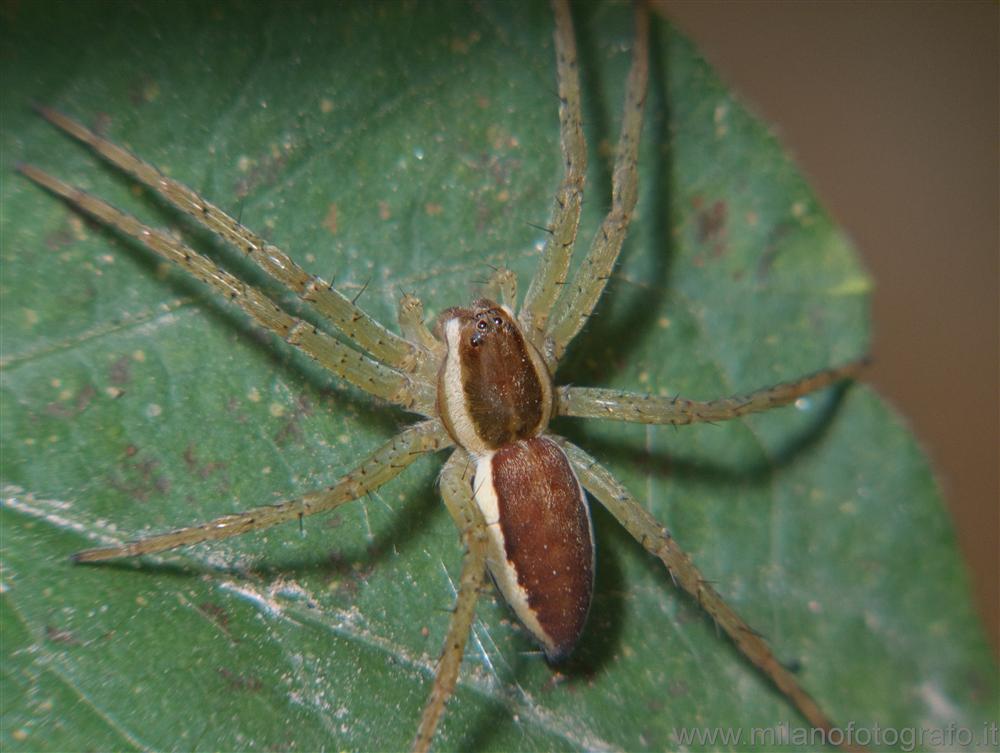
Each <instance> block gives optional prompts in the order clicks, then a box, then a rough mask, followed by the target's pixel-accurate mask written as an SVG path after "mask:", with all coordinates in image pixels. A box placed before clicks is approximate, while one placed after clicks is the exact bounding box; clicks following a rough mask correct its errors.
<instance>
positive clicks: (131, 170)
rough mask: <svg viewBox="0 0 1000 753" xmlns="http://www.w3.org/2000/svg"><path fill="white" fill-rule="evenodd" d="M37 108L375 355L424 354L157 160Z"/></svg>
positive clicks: (400, 359) (400, 360) (407, 366)
mask: <svg viewBox="0 0 1000 753" xmlns="http://www.w3.org/2000/svg"><path fill="white" fill-rule="evenodd" d="M37 110H38V112H39V114H40V115H41V116H42V117H44V118H45V119H46V120H47V121H49V122H50V123H51V124H52V125H54V126H56V127H57V128H59V129H61V130H62V131H65V132H66V133H68V134H69V135H70V136H73V137H74V138H76V139H77V140H79V141H81V142H83V143H84V144H86V145H87V146H89V147H90V148H91V149H93V150H94V151H95V152H96V153H97V154H98V155H100V156H101V157H102V158H104V159H105V160H107V161H108V162H110V163H111V164H113V165H115V166H116V167H118V168H120V169H121V170H124V171H125V172H126V173H128V174H129V175H131V176H132V177H134V178H135V179H137V180H138V181H139V182H141V183H143V184H145V185H147V186H149V188H151V189H153V191H155V192H156V193H158V194H159V195H160V196H162V197H163V198H165V199H166V200H167V201H168V202H170V203H171V204H172V205H173V206H175V207H176V208H177V209H180V210H181V211H182V212H185V213H187V214H189V215H190V216H191V217H193V218H194V219H195V220H196V221H197V222H198V223H200V224H201V225H204V226H205V227H206V228H208V229H209V230H211V231H212V232H214V233H215V234H216V235H218V236H219V237H221V238H222V239H223V240H225V241H227V242H229V243H231V244H232V245H233V246H235V247H236V248H238V249H240V250H241V251H243V252H244V253H245V254H246V255H247V256H249V257H250V258H251V259H252V260H253V261H254V262H255V263H256V264H257V266H259V267H260V268H261V269H262V270H264V272H266V273H267V274H269V275H270V276H271V277H272V278H274V279H275V280H277V281H278V282H280V283H282V284H283V285H285V286H286V287H287V288H289V289H290V290H292V291H293V292H294V293H295V294H296V295H298V296H299V297H300V298H301V299H302V300H304V301H308V302H309V303H311V304H312V305H314V306H315V307H316V310H317V311H319V313H321V314H322V315H323V316H324V317H326V318H327V319H328V320H329V321H330V323H331V324H332V325H333V326H334V327H336V328H337V329H338V330H339V331H340V332H342V333H343V334H344V335H345V336H347V337H348V338H350V339H351V340H352V341H353V342H354V343H355V344H356V345H357V346H358V347H359V348H361V349H362V350H364V351H365V352H366V353H368V354H370V355H371V356H372V357H373V358H374V359H375V360H377V361H381V362H382V363H384V364H386V365H387V366H390V367H392V368H396V369H400V370H402V371H411V370H413V369H415V367H416V366H417V364H418V362H419V361H420V360H422V359H423V358H424V357H425V356H426V354H422V353H421V352H420V351H419V349H418V348H415V347H414V346H413V344H411V343H409V342H407V341H406V340H405V339H403V338H402V337H400V336H399V335H396V334H395V333H393V332H390V331H389V330H388V329H386V328H385V327H384V326H382V324H380V323H379V322H377V321H376V320H375V319H373V318H372V317H371V316H370V315H368V314H366V313H365V312H364V311H362V310H361V309H360V308H358V307H357V306H356V305H355V304H354V302H353V301H351V300H350V299H349V298H347V297H346V296H344V295H343V294H342V293H340V292H339V291H337V290H334V289H333V286H332V285H330V284H329V283H327V282H325V281H323V280H322V279H320V278H319V277H316V276H314V275H310V274H308V273H307V272H305V271H304V270H303V269H302V268H301V267H300V266H299V265H297V264H296V263H295V262H294V261H293V260H292V259H291V258H290V257H289V256H288V255H287V254H286V253H284V252H283V251H282V250H281V249H280V248H278V247H276V246H274V245H272V244H270V243H268V242H267V241H266V240H264V239H263V238H261V237H260V236H258V235H257V234H255V233H254V232H253V231H252V230H250V229H249V228H247V227H244V226H243V225H241V224H240V223H239V222H238V221H237V220H235V219H234V218H232V217H230V216H229V215H228V214H226V213H225V212H224V211H222V210H221V209H219V207H217V206H215V205H214V204H211V203H210V202H208V201H207V200H206V199H204V198H202V197H201V196H199V195H198V194H197V193H196V192H195V191H193V190H191V189H190V188H188V187H187V186H185V185H183V184H181V183H179V182H177V181H176V180H173V179H172V178H169V177H167V176H166V175H164V174H163V173H162V172H161V171H160V170H159V169H158V168H157V167H155V166H154V165H151V164H149V163H148V162H145V161H144V160H142V159H140V158H139V157H137V156H135V155H134V154H132V153H131V152H129V151H128V150H126V149H124V148H122V147H120V146H118V145H117V144H115V143H113V142H111V141H108V140H107V139H105V138H102V137H101V136H99V135H98V134H96V133H94V132H93V131H91V130H90V129H89V128H87V127H86V126H84V125H83V124H81V123H79V122H77V121H76V120H73V119H72V118H70V117H67V116H66V115H63V114H62V113H60V112H57V111H55V110H52V109H50V108H48V107H38V108H37Z"/></svg>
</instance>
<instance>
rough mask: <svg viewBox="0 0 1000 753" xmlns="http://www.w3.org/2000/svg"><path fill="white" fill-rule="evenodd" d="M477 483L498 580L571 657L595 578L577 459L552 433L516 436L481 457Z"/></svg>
mask: <svg viewBox="0 0 1000 753" xmlns="http://www.w3.org/2000/svg"><path fill="white" fill-rule="evenodd" d="M474 489H475V498H476V504H477V505H478V506H479V509H480V510H481V511H482V513H483V516H484V518H485V519H486V523H487V526H488V531H489V558H488V560H487V564H488V566H489V570H490V573H491V575H492V576H493V580H494V581H495V582H496V585H497V587H498V588H499V589H500V592H501V593H502V594H503V596H504V599H506V601H507V603H508V604H510V606H511V608H513V610H514V612H515V613H516V614H517V616H518V618H519V619H520V620H521V622H522V623H523V624H524V626H525V627H526V628H528V630H529V631H531V633H532V634H533V635H534V637H535V639H536V640H537V641H538V642H539V643H540V644H541V645H542V648H543V649H544V651H545V655H546V657H548V659H549V660H550V661H558V660H559V659H562V658H564V657H565V656H567V655H568V654H569V653H570V651H572V650H573V647H574V646H575V645H576V643H577V640H578V639H579V637H580V634H581V633H582V632H583V627H584V624H585V623H586V621H587V613H588V612H589V610H590V601H591V595H592V593H593V582H594V544H593V541H594V537H593V531H592V528H591V523H590V509H589V508H588V506H587V500H586V496H585V494H584V491H583V487H582V486H581V485H580V482H579V480H578V479H577V477H576V474H575V473H574V471H573V468H572V466H571V465H570V463H569V459H568V458H567V457H566V454H565V453H564V452H563V450H562V448H560V447H559V445H557V444H556V443H555V442H553V441H552V440H551V439H548V438H547V437H534V438H531V439H526V440H521V441H518V442H514V443H512V444H509V445H507V446H506V447H502V448H500V449H499V450H496V451H495V452H490V453H488V454H486V455H483V456H481V457H480V458H479V459H478V460H477V463H476V477H475V486H474Z"/></svg>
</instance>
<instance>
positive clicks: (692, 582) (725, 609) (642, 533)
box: [560, 440, 856, 750]
mask: <svg viewBox="0 0 1000 753" xmlns="http://www.w3.org/2000/svg"><path fill="white" fill-rule="evenodd" d="M560 442H561V444H562V446H563V449H565V450H566V454H567V455H568V456H569V459H570V462H571V463H572V464H573V467H574V468H576V470H577V472H578V473H579V474H580V481H581V483H582V484H583V487H584V488H585V489H586V490H587V491H588V492H590V493H591V494H592V495H594V497H596V498H597V500H598V501H599V502H600V503H601V504H603V505H604V506H605V507H606V508H607V510H608V512H610V513H611V514H612V515H613V516H614V517H615V519H617V520H618V522H619V523H621V525H622V526H623V527H624V528H625V530H627V531H628V532H629V533H630V534H631V535H632V537H633V538H634V539H635V540H636V541H638V542H639V543H640V544H642V546H643V547H645V549H646V551H648V552H649V553H650V554H652V555H653V556H655V557H658V558H659V559H661V560H662V561H663V564H664V565H666V568H667V571H668V572H669V573H670V576H671V577H672V578H673V580H674V582H675V583H676V584H677V585H679V586H680V587H681V588H683V589H684V590H685V591H687V592H688V593H689V594H690V595H691V596H692V597H693V598H694V599H695V600H696V601H697V602H698V605H699V606H701V608H702V609H704V610H705V611H706V612H707V613H708V615H709V616H710V617H711V618H712V619H713V620H715V622H716V624H717V625H718V626H719V627H721V628H722V629H723V630H724V631H725V632H726V634H727V635H728V636H729V637H730V639H731V640H732V641H733V643H735V644H736V647H737V648H738V649H739V650H740V652H741V653H742V654H743V655H744V656H745V657H746V658H747V659H748V660H749V661H750V662H751V663H752V664H754V665H755V666H756V667H757V668H758V669H760V670H761V671H762V672H763V673H764V674H765V675H766V676H767V677H768V678H769V679H770V680H771V682H773V683H774V684H775V685H776V686H777V688H778V690H780V691H781V692H782V693H783V694H784V695H785V697H787V698H788V699H789V700H790V701H791V702H792V703H793V704H794V705H795V707H796V708H797V709H798V710H799V711H800V712H801V714H802V716H803V717H805V718H806V720H808V722H809V723H810V724H811V725H813V726H814V727H816V728H819V729H822V730H825V731H826V732H827V733H829V732H830V731H831V730H832V729H833V723H832V722H831V721H830V719H829V718H827V716H826V714H825V713H823V710H822V709H821V708H820V707H819V704H817V703H816V701H814V700H813V698H812V697H811V696H810V695H809V694H808V693H807V692H806V691H805V690H804V689H803V688H802V686H801V685H799V682H798V680H797V679H796V678H795V676H794V675H793V674H792V673H791V672H789V671H788V670H787V669H786V668H785V667H784V666H783V665H782V664H781V662H779V661H778V659H777V658H776V657H775V655H774V653H773V652H772V651H771V648H770V646H768V645H767V643H766V642H765V641H764V639H763V638H761V637H760V635H759V634H758V633H757V632H756V631H754V630H753V628H751V627H750V626H749V625H747V624H746V623H745V622H744V621H743V619H742V618H741V617H740V616H739V615H738V614H737V613H736V612H735V611H734V610H733V609H732V608H731V607H730V606H729V605H728V604H726V602H725V601H723V599H722V597H721V596H720V595H719V594H718V593H717V592H716V591H715V589H714V588H712V586H711V585H710V584H709V582H708V580H706V579H705V577H704V576H703V575H702V574H701V572H700V571H699V570H698V568H697V567H696V566H695V564H694V562H692V560H691V558H690V557H689V556H688V555H687V554H686V553H685V552H684V551H683V550H682V549H681V548H680V547H679V546H678V545H677V542H676V541H674V539H673V537H672V536H671V535H670V532H669V531H668V530H667V529H666V528H664V527H663V526H662V525H660V523H659V522H657V520H656V519H655V518H654V517H653V516H652V515H650V514H649V513H648V512H647V511H646V509H645V508H644V507H643V506H642V505H640V504H639V502H638V500H636V498H635V497H633V496H632V494H631V493H630V492H629V491H628V489H626V488H625V487H624V486H623V485H622V484H621V483H619V482H618V481H617V480H616V479H615V477H614V476H612V475H611V473H610V472H609V471H608V470H607V469H606V468H604V467H603V466H601V465H600V464H599V463H598V462H597V461H596V460H594V459H593V458H592V457H590V455H588V454H587V453H586V452H584V451H583V450H581V449H580V448H579V447H576V446H574V445H573V444H571V443H570V442H568V441H566V440H560ZM845 748H846V749H848V750H856V749H855V748H852V747H850V746H845Z"/></svg>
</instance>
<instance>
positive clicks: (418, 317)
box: [397, 293, 447, 384]
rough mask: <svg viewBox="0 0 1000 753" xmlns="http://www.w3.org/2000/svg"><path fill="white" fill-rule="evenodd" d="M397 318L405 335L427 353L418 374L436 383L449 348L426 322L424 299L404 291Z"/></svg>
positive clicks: (422, 359)
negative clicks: (440, 366) (440, 365)
mask: <svg viewBox="0 0 1000 753" xmlns="http://www.w3.org/2000/svg"><path fill="white" fill-rule="evenodd" d="M397 319H398V321H399V331H400V332H402V333H403V337H405V338H406V339H407V340H409V341H410V342H412V343H417V344H418V346H419V348H420V349H421V350H422V351H423V353H424V355H425V357H423V358H421V360H420V365H419V367H418V368H417V371H416V374H417V375H418V376H420V377H422V378H423V379H424V381H426V382H428V383H431V384H433V383H435V382H436V381H437V378H438V368H439V364H440V363H441V362H442V361H443V360H444V357H445V354H446V353H447V348H446V347H445V344H444V343H443V342H441V341H440V340H438V339H437V338H436V337H434V334H433V333H432V332H431V331H430V330H429V329H428V328H427V325H426V324H425V323H424V304H423V301H421V300H420V299H419V298H417V297H416V296H414V295H410V294H409V293H404V294H403V297H402V298H401V299H400V301H399V311H398V312H397Z"/></svg>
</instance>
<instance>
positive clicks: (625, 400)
mask: <svg viewBox="0 0 1000 753" xmlns="http://www.w3.org/2000/svg"><path fill="white" fill-rule="evenodd" d="M869 362H870V359H868V358H867V357H865V358H859V359H857V360H855V361H850V362H848V363H845V364H843V365H841V366H836V367H833V368H829V369H822V370H820V371H817V372H814V373H812V374H809V375H807V376H804V377H802V378H800V379H796V380H795V381H792V382H782V383H781V384H776V385H774V386H773V387H764V388H763V389H759V390H756V391H754V392H751V393H749V394H746V395H734V396H732V397H722V398H718V399H716V400H707V401H704V402H701V401H697V400H687V399H685V398H682V397H657V396H654V395H642V394H639V393H636V392H624V391H621V390H609V389H602V388H596V387H570V386H563V387H558V388H557V389H556V413H557V415H561V416H577V417H580V418H607V419H611V420H613V421H632V422H635V423H640V424H675V425H681V424H697V423H705V422H712V421H728V420H729V419H732V418H739V417H740V416H745V415H746V414H748V413H758V412H760V411H766V410H770V409H771V408H778V407H780V406H782V405H788V404H789V403H791V402H793V401H795V400H797V399H798V398H800V397H802V396H803V395H808V394H809V393H811V392H816V391H817V390H821V389H823V388H824V387H829V386H830V385H832V384H836V383H837V382H841V381H843V380H845V379H854V378H855V377H857V376H858V375H859V374H860V373H861V370H862V369H863V368H864V367H865V366H867V365H868V363H869Z"/></svg>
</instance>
